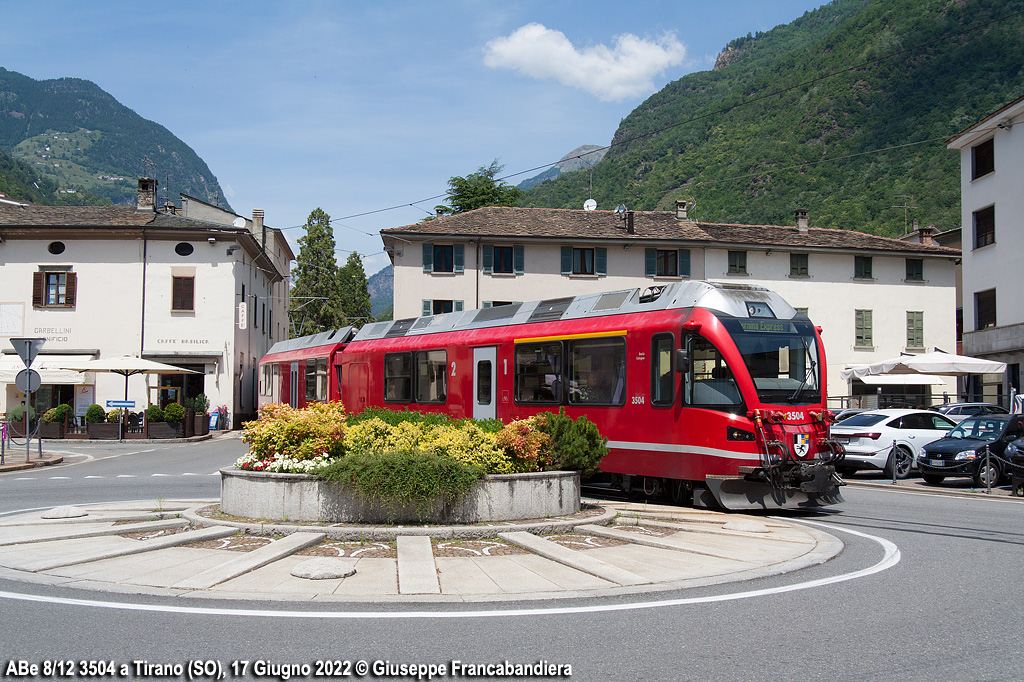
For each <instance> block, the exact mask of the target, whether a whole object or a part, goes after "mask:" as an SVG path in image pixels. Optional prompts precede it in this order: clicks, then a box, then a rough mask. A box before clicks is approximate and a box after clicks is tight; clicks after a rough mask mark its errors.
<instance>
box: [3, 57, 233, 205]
mask: <svg viewBox="0 0 1024 682" xmlns="http://www.w3.org/2000/svg"><path fill="white" fill-rule="evenodd" d="M0 150H3V151H4V152H5V153H6V154H8V155H9V156H12V157H14V158H15V159H17V160H20V161H22V162H23V164H24V165H26V166H27V167H28V168H30V169H31V170H32V171H34V173H35V174H36V175H37V176H39V177H38V178H36V179H34V181H33V182H34V183H35V184H34V185H33V183H32V182H28V183H26V184H27V185H29V186H33V189H35V190H36V192H37V196H36V197H29V196H16V197H14V198H19V199H28V200H30V201H36V202H38V203H47V204H57V203H76V204H79V203H80V204H94V203H104V202H105V201H107V200H109V201H111V202H113V203H117V204H131V203H134V202H135V200H136V190H137V186H138V185H137V179H138V178H139V177H140V176H142V175H148V176H150V177H155V178H156V179H157V180H158V181H159V182H160V190H159V196H160V199H161V200H164V199H170V200H171V201H174V202H175V203H177V202H178V194H179V193H180V192H185V193H186V194H189V195H191V196H194V197H197V198H199V199H202V200H203V201H206V202H208V203H211V204H216V205H219V206H221V207H223V208H227V209H230V206H229V205H228V203H227V202H226V201H225V200H224V198H223V192H222V191H221V188H220V185H219V184H218V183H217V178H216V177H214V175H213V173H211V172H210V169H209V168H208V167H207V165H206V163H205V162H204V161H203V160H202V159H200V158H199V157H198V156H197V155H196V153H195V152H194V151H193V150H192V149H191V148H190V147H189V146H188V145H187V144H185V143H184V142H182V141H181V140H179V139H178V138H177V137H175V136H174V135H173V134H172V133H171V132H170V131H168V130H167V129H166V128H164V127H163V126H161V125H159V124H157V123H154V122H152V121H148V120H146V119H144V118H142V117H141V116H139V115H138V114H136V113H135V112H134V111H132V110H131V109H129V108H128V107H125V106H124V105H122V104H121V103H119V102H118V101H117V100H116V99H114V98H113V97H112V96H111V95H109V94H107V93H106V92H104V91H103V90H102V89H100V88H99V87H98V86H97V85H96V84H94V83H91V82H89V81H86V80H80V79H77V78H59V79H53V80H43V81H37V80H34V79H32V78H29V77H27V76H23V75H22V74H20V73H16V72H14V71H8V70H6V69H3V68H0ZM143 159H146V160H148V162H150V163H151V164H152V165H150V163H145V162H144V161H143ZM0 165H3V164H0ZM12 172H14V171H12V170H9V169H7V168H0V183H3V182H11V181H10V180H5V179H4V178H5V177H7V176H8V175H9V174H10V173H12ZM18 172H19V173H21V174H23V173H24V170H21V171H18ZM40 180H42V182H40Z"/></svg>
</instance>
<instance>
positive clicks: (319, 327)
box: [289, 208, 345, 338]
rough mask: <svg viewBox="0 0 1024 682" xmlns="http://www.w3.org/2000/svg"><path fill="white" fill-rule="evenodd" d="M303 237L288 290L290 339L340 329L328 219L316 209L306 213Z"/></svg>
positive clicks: (336, 279) (334, 264)
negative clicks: (289, 297)
mask: <svg viewBox="0 0 1024 682" xmlns="http://www.w3.org/2000/svg"><path fill="white" fill-rule="evenodd" d="M305 230H306V234H305V236H303V237H300V238H299V255H298V256H296V258H295V267H294V269H292V278H293V281H294V282H295V284H294V285H293V286H292V291H291V310H290V311H289V317H290V319H291V337H292V338H295V337H296V336H305V335H307V334H317V333H319V332H323V331H327V330H328V329H337V328H338V327H341V326H344V323H345V316H344V314H343V313H342V311H341V301H340V297H339V296H338V277H339V275H338V263H337V261H336V260H335V259H334V232H333V231H332V230H331V216H329V215H327V214H326V213H324V212H323V210H322V209H319V208H318V209H316V210H314V211H313V212H312V213H310V214H309V218H307V219H306V225H305Z"/></svg>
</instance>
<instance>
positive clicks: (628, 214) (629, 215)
mask: <svg viewBox="0 0 1024 682" xmlns="http://www.w3.org/2000/svg"><path fill="white" fill-rule="evenodd" d="M626 232H628V233H629V234H634V230H633V212H632V211H626Z"/></svg>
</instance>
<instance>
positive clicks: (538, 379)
mask: <svg viewBox="0 0 1024 682" xmlns="http://www.w3.org/2000/svg"><path fill="white" fill-rule="evenodd" d="M515 370H516V391H515V399H516V402H517V403H519V402H522V403H544V404H549V405H557V404H558V403H560V402H562V344H561V343H559V342H558V341H549V342H546V343H520V344H518V345H517V346H516V358H515Z"/></svg>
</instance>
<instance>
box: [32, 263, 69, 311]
mask: <svg viewBox="0 0 1024 682" xmlns="http://www.w3.org/2000/svg"><path fill="white" fill-rule="evenodd" d="M77 293H78V275H77V274H76V273H74V272H71V270H70V269H67V268H65V269H62V270H52V271H42V270H41V271H39V272H33V273H32V306H33V307H35V308H74V307H75V298H76V296H77Z"/></svg>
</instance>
